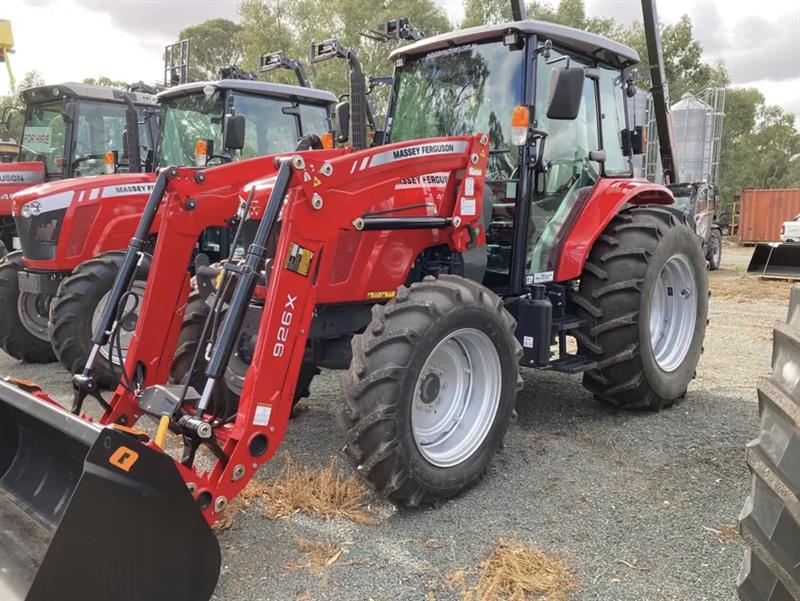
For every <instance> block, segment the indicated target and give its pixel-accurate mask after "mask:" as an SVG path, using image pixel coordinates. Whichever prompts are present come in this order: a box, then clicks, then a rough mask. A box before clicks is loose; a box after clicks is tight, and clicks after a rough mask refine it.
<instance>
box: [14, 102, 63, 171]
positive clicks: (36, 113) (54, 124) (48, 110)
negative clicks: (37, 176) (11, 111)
mask: <svg viewBox="0 0 800 601" xmlns="http://www.w3.org/2000/svg"><path fill="white" fill-rule="evenodd" d="M64 132H65V126H64V102H63V101H61V100H59V101H57V102H48V103H45V104H36V105H33V106H30V107H28V110H27V112H26V113H25V125H24V129H23V132H22V151H21V152H20V155H19V160H20V161H22V162H27V161H43V162H44V164H45V170H46V171H47V175H60V174H61V167H62V164H63V160H64V157H63V155H64Z"/></svg>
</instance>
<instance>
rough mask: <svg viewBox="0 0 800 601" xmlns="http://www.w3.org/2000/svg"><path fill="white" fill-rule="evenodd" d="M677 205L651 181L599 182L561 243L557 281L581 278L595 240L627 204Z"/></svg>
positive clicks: (664, 188) (623, 180) (618, 180)
mask: <svg viewBox="0 0 800 601" xmlns="http://www.w3.org/2000/svg"><path fill="white" fill-rule="evenodd" d="M673 202H675V198H674V197H673V196H672V192H670V191H669V190H668V189H667V188H666V187H664V186H662V185H660V184H653V183H651V182H648V181H647V180H643V179H611V178H604V179H601V180H599V181H598V182H597V184H595V187H594V189H593V190H592V194H591V195H590V196H589V198H588V199H587V200H586V202H585V203H583V206H582V207H576V209H578V210H579V211H580V213H579V214H578V217H577V219H576V220H575V222H574V224H575V225H574V226H573V227H572V229H571V230H570V231H569V232H568V233H567V235H566V236H565V238H564V239H563V240H564V241H563V242H562V244H561V249H560V252H559V257H558V264H557V267H556V273H555V278H554V279H555V281H557V282H564V281H568V280H574V279H575V278H577V277H579V276H580V275H581V272H583V265H584V263H586V258H587V257H588V256H589V251H591V250H592V247H593V246H594V243H595V240H597V238H598V237H599V236H600V234H602V233H603V230H604V229H605V228H606V226H607V225H608V224H609V223H610V222H611V220H612V219H613V218H614V216H615V215H616V214H617V213H619V212H620V210H621V209H622V207H624V206H625V205H626V204H636V205H641V204H660V205H668V204H672V203H673Z"/></svg>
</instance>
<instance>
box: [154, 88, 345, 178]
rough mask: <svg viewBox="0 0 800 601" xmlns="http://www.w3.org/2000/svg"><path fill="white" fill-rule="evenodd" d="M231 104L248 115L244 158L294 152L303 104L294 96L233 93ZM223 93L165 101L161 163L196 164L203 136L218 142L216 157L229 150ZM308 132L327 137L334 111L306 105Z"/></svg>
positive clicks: (159, 148) (160, 144) (305, 131)
mask: <svg viewBox="0 0 800 601" xmlns="http://www.w3.org/2000/svg"><path fill="white" fill-rule="evenodd" d="M229 98H230V100H229V102H230V103H231V104H230V106H231V108H232V110H233V112H234V113H235V114H238V115H243V116H244V118H245V144H244V148H243V149H242V150H241V153H240V155H239V156H240V158H243V159H249V158H252V157H256V156H264V155H268V154H276V153H281V152H289V151H292V150H294V149H295V148H296V146H297V140H298V139H299V138H300V135H301V132H300V129H299V123H298V119H297V117H296V115H295V114H293V113H296V112H298V111H297V105H296V104H295V103H293V102H292V101H291V100H288V99H283V98H273V97H268V96H260V95H255V94H242V93H239V92H236V93H232V94H231V96H230V97H229ZM224 106H226V102H225V99H224V98H223V93H222V92H219V91H217V92H215V93H214V94H212V95H211V96H207V95H205V94H202V93H198V94H191V95H188V96H182V97H180V98H171V99H167V100H165V101H163V113H162V114H163V118H162V121H161V125H162V127H161V137H160V143H159V146H158V164H159V165H161V166H162V167H163V166H166V165H191V164H194V160H195V144H196V142H197V140H213V142H214V149H213V153H214V154H215V155H221V154H223V152H224V151H225V149H224V148H223V139H222V124H223V114H224V110H223V107H224ZM299 114H300V116H301V118H302V119H303V133H304V134H308V133H312V134H317V135H321V134H323V133H325V132H326V131H329V130H330V122H329V117H328V109H327V107H326V106H324V105H313V104H301V105H300V106H299Z"/></svg>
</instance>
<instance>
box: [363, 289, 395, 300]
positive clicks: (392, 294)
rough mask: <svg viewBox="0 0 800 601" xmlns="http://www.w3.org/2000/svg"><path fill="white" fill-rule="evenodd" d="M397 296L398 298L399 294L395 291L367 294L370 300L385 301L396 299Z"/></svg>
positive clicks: (379, 291) (378, 291) (377, 291)
mask: <svg viewBox="0 0 800 601" xmlns="http://www.w3.org/2000/svg"><path fill="white" fill-rule="evenodd" d="M395 296H397V292H395V291H394V290H375V291H373V292H367V298H368V299H370V300H383V299H388V298H394V297H395Z"/></svg>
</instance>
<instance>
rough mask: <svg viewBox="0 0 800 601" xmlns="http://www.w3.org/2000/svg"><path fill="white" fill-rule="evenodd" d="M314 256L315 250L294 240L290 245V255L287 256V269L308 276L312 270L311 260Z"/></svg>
mask: <svg viewBox="0 0 800 601" xmlns="http://www.w3.org/2000/svg"><path fill="white" fill-rule="evenodd" d="M313 258H314V253H313V252H311V251H310V250H308V249H307V248H303V247H302V246H300V245H299V244H295V243H294V242H292V244H291V245H290V246H289V256H288V257H287V258H286V269H288V270H289V271H294V272H295V273H299V274H300V275H302V276H306V277H308V273H309V272H310V271H311V260H312V259H313Z"/></svg>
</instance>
